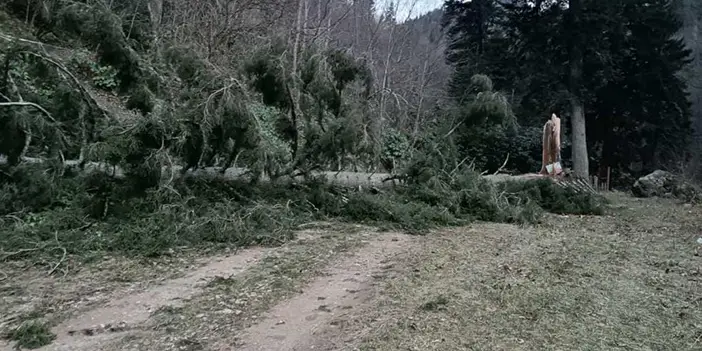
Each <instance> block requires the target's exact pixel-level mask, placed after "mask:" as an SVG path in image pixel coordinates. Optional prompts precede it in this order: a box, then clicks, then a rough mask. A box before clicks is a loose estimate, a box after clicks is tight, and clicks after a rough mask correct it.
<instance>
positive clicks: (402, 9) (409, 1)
mask: <svg viewBox="0 0 702 351" xmlns="http://www.w3.org/2000/svg"><path fill="white" fill-rule="evenodd" d="M391 1H394V2H395V3H396V4H397V20H398V21H400V22H402V21H404V20H406V19H407V18H408V16H409V18H415V17H417V16H421V15H423V14H425V13H427V12H429V11H431V10H434V9H437V8H439V7H441V5H442V4H443V3H444V0H376V4H377V7H378V11H381V13H382V10H383V9H384V8H385V6H387V4H389V3H390V2H391Z"/></svg>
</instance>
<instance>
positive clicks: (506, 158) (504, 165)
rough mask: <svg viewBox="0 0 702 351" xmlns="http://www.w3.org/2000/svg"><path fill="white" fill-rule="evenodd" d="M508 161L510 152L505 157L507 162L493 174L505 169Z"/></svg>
mask: <svg viewBox="0 0 702 351" xmlns="http://www.w3.org/2000/svg"><path fill="white" fill-rule="evenodd" d="M507 161H509V152H508V153H507V157H506V158H505V162H504V163H502V166H500V168H498V169H497V170H496V171H495V173H493V174H492V175H496V174H497V173H500V171H501V170H503V169H504V168H505V166H506V165H507ZM554 167H555V166H554Z"/></svg>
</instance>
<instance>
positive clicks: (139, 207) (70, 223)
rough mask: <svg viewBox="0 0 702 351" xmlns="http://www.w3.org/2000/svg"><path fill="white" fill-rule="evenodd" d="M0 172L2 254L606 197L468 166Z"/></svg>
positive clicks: (583, 205)
mask: <svg viewBox="0 0 702 351" xmlns="http://www.w3.org/2000/svg"><path fill="white" fill-rule="evenodd" d="M1 174H2V177H0V194H1V195H0V211H2V212H0V215H2V217H0V220H1V221H2V223H1V224H2V227H0V243H2V244H0V250H1V251H0V261H5V260H13V259H22V258H31V259H38V258H39V257H41V259H47V257H46V256H47V255H48V256H51V257H53V258H54V259H55V260H59V259H61V258H65V256H66V255H71V256H76V257H83V258H89V257H100V256H101V255H103V254H104V253H114V254H123V255H129V256H141V257H154V256H159V255H162V254H164V253H168V252H170V251H171V250H174V249H177V248H179V247H200V246H204V245H234V246H249V245H254V244H260V245H277V244H280V243H282V242H284V241H286V240H289V239H291V238H292V235H293V230H294V229H295V228H296V227H297V226H298V225H300V224H302V223H306V222H309V221H314V220H329V219H331V220H339V221H351V222H361V223H367V224H372V225H378V226H383V227H394V228H397V229H402V230H405V231H408V232H413V233H424V232H426V230H427V229H430V228H435V227H439V226H453V225H461V224H465V223H468V222H470V221H473V220H482V221H495V222H508V223H535V222H538V221H539V219H540V217H541V214H542V213H543V212H544V211H551V212H556V213H578V214H600V213H602V205H603V200H602V199H600V198H599V197H596V196H593V195H579V194H575V193H573V192H572V191H569V190H564V189H560V188H557V187H556V186H554V185H552V184H549V183H548V181H545V182H528V183H510V184H506V185H498V186H496V185H493V184H491V183H489V182H487V181H485V180H483V179H482V178H481V177H480V176H479V175H478V174H477V173H474V172H465V173H464V174H461V175H458V176H456V177H455V179H454V181H452V182H445V181H440V180H436V179H434V181H433V182H428V183H421V184H413V185H407V186H402V187H398V188H396V189H394V190H392V189H384V190H381V191H374V192H370V191H352V190H349V189H345V188H340V187H336V186H333V185H330V184H328V183H327V182H326V181H325V180H324V179H309V180H307V181H304V182H301V183H278V184H273V183H257V184H256V185H252V184H251V183H250V182H246V181H224V180H203V179H199V178H194V177H187V178H183V179H179V180H176V181H175V182H174V183H173V184H172V185H170V186H164V187H159V188H153V189H149V190H146V191H143V190H140V189H139V187H138V186H136V185H131V184H129V182H128V181H126V180H115V179H112V178H109V177H108V176H106V175H104V174H101V173H93V174H91V175H83V176H78V175H70V174H64V175H63V176H62V177H59V176H58V175H57V174H55V173H52V172H47V171H42V170H41V169H39V168H38V167H37V166H32V165H25V166H20V167H16V168H15V169H14V170H13V171H10V170H3V171H2V173H1Z"/></svg>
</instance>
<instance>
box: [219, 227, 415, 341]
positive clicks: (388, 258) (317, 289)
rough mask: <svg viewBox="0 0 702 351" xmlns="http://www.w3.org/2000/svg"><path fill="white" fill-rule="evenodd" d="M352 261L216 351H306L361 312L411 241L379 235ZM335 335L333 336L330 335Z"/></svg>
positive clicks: (334, 266)
mask: <svg viewBox="0 0 702 351" xmlns="http://www.w3.org/2000/svg"><path fill="white" fill-rule="evenodd" d="M378 235H379V237H378V238H377V239H372V240H370V241H369V242H368V244H367V245H365V246H363V247H361V248H360V249H359V250H357V252H355V253H354V254H353V255H352V256H350V257H346V258H343V259H341V260H340V261H338V262H336V263H334V264H332V265H331V266H329V268H327V274H325V275H324V276H322V277H319V278H317V279H315V280H314V281H313V282H312V283H311V284H309V285H308V286H307V287H306V288H305V289H304V291H303V292H302V293H301V294H300V295H297V296H296V297H293V298H292V299H289V300H286V301H283V302H281V303H279V304H278V305H277V306H275V307H273V308H272V309H271V310H270V311H269V312H268V313H267V314H266V315H265V318H264V319H263V320H262V321H261V322H260V323H258V324H255V325H253V326H251V327H250V328H248V329H247V330H245V331H244V334H243V335H242V337H241V338H239V339H237V340H222V341H220V342H218V343H215V345H213V346H214V348H213V349H214V350H220V351H225V350H244V351H263V350H266V351H269V350H278V351H286V350H290V351H293V350H308V349H310V348H311V347H313V346H314V345H316V344H317V343H318V342H319V341H318V340H317V338H318V337H319V335H320V334H328V333H329V330H330V329H334V325H333V324H334V321H335V320H336V319H337V318H339V317H340V316H342V315H344V314H345V313H346V312H348V311H350V310H352V309H359V308H362V307H363V305H365V304H366V303H367V302H368V300H370V299H371V298H372V296H373V286H374V285H375V284H374V280H375V279H377V278H380V277H382V276H383V275H384V274H386V273H387V271H388V270H389V269H391V268H392V263H391V262H392V260H393V257H394V256H396V255H398V254H401V253H403V252H405V251H407V249H408V248H409V247H410V246H411V245H412V243H413V242H414V241H415V239H414V237H412V236H409V235H406V234H400V233H385V234H378ZM332 332H333V331H332Z"/></svg>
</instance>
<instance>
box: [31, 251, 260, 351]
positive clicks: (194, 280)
mask: <svg viewBox="0 0 702 351" xmlns="http://www.w3.org/2000/svg"><path fill="white" fill-rule="evenodd" d="M268 251H269V250H268V249H263V248H252V249H246V250H243V251H240V252H238V253H236V254H234V255H231V256H227V257H218V258H214V259H212V260H210V261H209V262H207V263H206V264H204V265H203V266H202V267H200V268H198V269H196V270H194V271H192V272H190V273H189V274H187V275H186V276H184V277H182V278H178V279H173V280H169V281H166V282H165V283H164V284H161V285H157V286H154V287H152V288H150V289H148V290H146V291H142V292H136V293H133V294H129V295H126V296H122V297H121V298H118V299H116V300H113V301H111V302H110V303H109V304H107V305H106V306H104V307H100V308H96V309H92V310H90V311H88V312H86V313H82V314H79V315H77V316H75V317H74V318H71V319H69V320H66V321H65V322H63V323H61V324H59V325H58V326H56V327H55V328H53V330H52V331H53V332H54V333H55V334H56V336H57V337H56V340H54V342H53V343H52V344H50V345H47V346H45V347H43V348H41V349H39V350H46V351H49V350H56V351H58V350H95V349H96V348H97V346H98V345H100V344H102V343H104V342H106V341H109V340H110V339H113V338H117V337H122V336H123V334H124V333H125V332H126V333H129V330H130V328H133V327H135V326H137V325H139V324H141V323H143V322H145V321H146V320H147V319H149V316H150V315H151V313H152V312H154V311H155V310H157V309H159V308H161V307H163V306H178V305H180V304H182V303H183V302H184V301H187V300H188V299H189V298H190V297H192V296H194V295H195V294H197V293H198V292H199V291H200V288H201V286H202V285H203V283H206V282H207V281H209V280H211V279H213V278H214V277H217V276H223V277H230V276H233V275H236V274H239V273H241V272H243V271H245V270H246V269H248V268H249V267H251V266H252V265H254V264H255V263H256V262H258V261H259V260H260V259H261V258H262V257H263V256H264V255H265V254H266V253H267V252H268ZM96 334H100V335H96Z"/></svg>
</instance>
